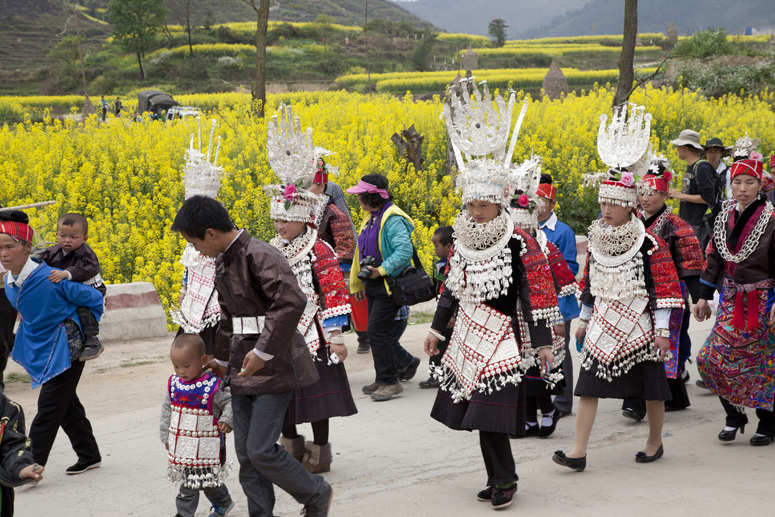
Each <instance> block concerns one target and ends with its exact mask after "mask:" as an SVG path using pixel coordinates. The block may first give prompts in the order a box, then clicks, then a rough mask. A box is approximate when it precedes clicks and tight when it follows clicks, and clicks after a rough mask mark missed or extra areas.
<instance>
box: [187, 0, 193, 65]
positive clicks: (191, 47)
mask: <svg viewBox="0 0 775 517" xmlns="http://www.w3.org/2000/svg"><path fill="white" fill-rule="evenodd" d="M191 30H192V28H191V0H186V32H187V33H188V57H194V45H193V43H192V42H191Z"/></svg>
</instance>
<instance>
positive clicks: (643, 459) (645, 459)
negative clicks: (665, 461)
mask: <svg viewBox="0 0 775 517" xmlns="http://www.w3.org/2000/svg"><path fill="white" fill-rule="evenodd" d="M664 453H665V449H664V448H663V447H662V444H661V443H660V444H659V449H657V452H655V453H654V454H653V455H651V456H646V453H645V452H643V451H639V452H638V453H637V454H636V455H635V461H637V462H638V463H651V462H653V461H657V460H658V459H659V458H661V457H662V455H663V454H664Z"/></svg>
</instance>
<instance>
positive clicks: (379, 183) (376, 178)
mask: <svg viewBox="0 0 775 517" xmlns="http://www.w3.org/2000/svg"><path fill="white" fill-rule="evenodd" d="M361 181H365V182H366V183H370V184H372V185H374V186H375V187H377V188H382V189H385V190H388V186H389V185H390V184H389V182H388V179H387V178H386V177H385V176H383V175H381V174H367V175H365V176H363V177H362V178H361ZM359 195H360V196H361V200H362V201H363V204H364V205H368V206H373V207H376V208H381V207H382V205H384V204H385V203H387V202H388V201H392V200H393V196H392V195H391V194H390V192H388V198H387V199H385V198H383V197H382V196H380V195H379V194H368V193H367V194H359Z"/></svg>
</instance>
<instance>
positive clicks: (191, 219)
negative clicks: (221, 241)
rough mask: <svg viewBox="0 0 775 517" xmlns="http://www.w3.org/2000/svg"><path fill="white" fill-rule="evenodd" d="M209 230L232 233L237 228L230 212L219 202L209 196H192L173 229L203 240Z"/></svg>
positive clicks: (179, 212) (178, 216) (185, 204)
mask: <svg viewBox="0 0 775 517" xmlns="http://www.w3.org/2000/svg"><path fill="white" fill-rule="evenodd" d="M208 228H210V229H213V230H216V231H219V232H230V231H232V230H234V228H235V226H234V223H233V222H231V218H230V217H229V212H227V211H226V208H224V206H223V205H222V204H220V203H219V202H218V201H216V200H215V199H212V198H209V197H207V196H191V197H190V198H189V199H187V200H186V201H185V202H184V203H183V206H181V207H180V210H178V213H177V215H176V216H175V221H173V223H172V228H171V229H172V231H173V232H184V233H185V234H186V235H189V236H191V237H194V238H196V239H199V240H202V239H204V238H205V232H206V231H207V229H208Z"/></svg>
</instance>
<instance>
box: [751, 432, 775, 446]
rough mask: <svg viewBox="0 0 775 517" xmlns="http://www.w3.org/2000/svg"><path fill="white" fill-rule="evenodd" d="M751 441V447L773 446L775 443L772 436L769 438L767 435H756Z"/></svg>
mask: <svg viewBox="0 0 775 517" xmlns="http://www.w3.org/2000/svg"><path fill="white" fill-rule="evenodd" d="M749 441H750V442H751V445H755V446H762V445H769V444H771V443H772V442H773V441H775V438H773V437H772V436H767V435H766V434H759V433H756V434H755V435H753V436H752V437H751V439H750V440H749Z"/></svg>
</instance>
